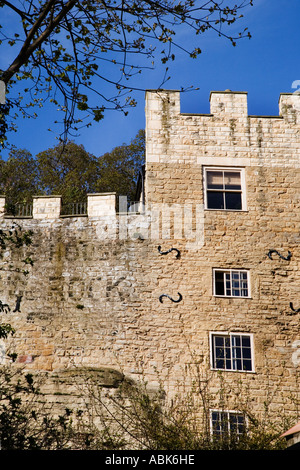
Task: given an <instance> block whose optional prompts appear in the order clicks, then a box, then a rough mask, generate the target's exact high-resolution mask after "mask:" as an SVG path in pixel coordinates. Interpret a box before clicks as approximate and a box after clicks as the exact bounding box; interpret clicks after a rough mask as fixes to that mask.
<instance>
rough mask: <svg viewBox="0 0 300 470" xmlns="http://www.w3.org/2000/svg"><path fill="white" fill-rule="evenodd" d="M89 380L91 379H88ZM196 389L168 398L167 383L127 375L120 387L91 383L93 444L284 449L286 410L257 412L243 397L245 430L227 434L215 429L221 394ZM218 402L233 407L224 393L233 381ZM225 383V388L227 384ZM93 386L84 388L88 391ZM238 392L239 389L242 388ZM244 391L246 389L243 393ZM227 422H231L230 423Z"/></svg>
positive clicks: (171, 448) (141, 447)
mask: <svg viewBox="0 0 300 470" xmlns="http://www.w3.org/2000/svg"><path fill="white" fill-rule="evenodd" d="M88 382H89V380H86V383H87V384H88ZM204 383H205V385H204V388H203V389H202V390H200V388H199V389H197V391H196V389H195V390H193V391H190V392H188V393H185V394H178V395H177V396H175V397H173V398H172V399H171V400H167V398H166V395H165V392H164V389H163V388H162V387H160V388H159V389H158V390H157V391H153V390H152V391H151V389H149V388H148V385H147V383H146V382H141V383H139V384H134V383H132V382H131V381H126V380H124V382H123V383H122V384H121V386H120V387H119V389H118V390H117V391H116V392H111V391H105V390H104V389H103V388H101V387H99V386H98V385H97V384H96V383H94V384H93V383H92V381H91V382H90V383H89V386H88V387H89V388H88V396H89V399H90V401H89V405H88V409H87V413H90V415H91V416H93V420H94V421H95V420H96V418H97V419H98V425H97V426H93V431H91V434H92V435H93V439H92V441H91V442H92V444H91V445H92V446H94V447H95V448H105V445H108V443H109V446H110V447H109V448H111V449H120V450H122V449H131V450H132V449H136V450H160V451H163V450H166V451H176V450H279V449H283V448H285V446H286V443H285V441H284V440H283V439H282V438H280V435H281V434H282V433H283V432H284V430H286V429H287V426H289V425H290V423H291V421H289V420H288V419H287V420H286V419H285V418H284V416H282V415H280V416H278V415H277V416H276V417H275V419H274V416H272V413H270V410H269V411H268V412H266V413H265V414H264V415H263V416H260V417H258V416H255V414H254V413H253V412H252V411H251V408H250V407H249V406H248V407H245V406H244V405H243V403H241V402H240V403H239V406H237V410H238V411H239V412H241V413H242V414H243V416H244V417H245V420H246V421H245V422H246V423H247V425H246V426H245V428H244V432H242V433H240V432H239V433H238V432H237V429H234V428H232V429H231V431H228V432H224V433H223V434H222V436H221V437H219V436H214V435H212V434H211V427H210V409H211V407H212V405H213V404H214V406H216V396H214V397H212V396H211V395H210V394H209V393H207V391H206V392H205V393H204V394H203V391H204V389H207V382H206V380H205V381H204ZM221 383H222V381H221V382H220V389H219V392H218V407H219V409H222V410H227V409H228V401H224V395H226V394H228V396H229V395H231V394H232V384H231V385H229V384H225V383H223V384H222V385H221ZM223 387H225V389H224V388H223ZM86 393H87V391H85V392H84V394H85V396H86ZM237 393H238V392H237ZM239 396H240V395H239ZM226 424H227V423H226Z"/></svg>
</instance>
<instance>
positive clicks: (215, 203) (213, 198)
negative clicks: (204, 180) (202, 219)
mask: <svg viewBox="0 0 300 470" xmlns="http://www.w3.org/2000/svg"><path fill="white" fill-rule="evenodd" d="M207 208H208V209H224V196H223V193H222V192H218V191H216V192H214V191H208V192H207Z"/></svg>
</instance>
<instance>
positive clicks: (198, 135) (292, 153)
mask: <svg viewBox="0 0 300 470" xmlns="http://www.w3.org/2000/svg"><path fill="white" fill-rule="evenodd" d="M247 98H248V96H247V93H246V92H232V91H230V90H225V91H212V92H211V93H210V114H195V113H192V114H191V113H181V111H180V92H179V91H177V90H169V91H166V90H162V91H156V92H155V91H148V92H146V162H147V163H151V164H152V163H159V164H189V165H190V164H191V165H199V164H200V165H202V164H205V163H210V162H211V163H212V164H221V165H223V164H235V165H241V164H242V165H244V166H272V167H286V166H288V167H293V168H299V167H300V94H298V93H282V94H281V95H280V98H279V114H278V115H277V116H267V115H265V116H263V115H262V116H253V115H249V114H248V99H247Z"/></svg>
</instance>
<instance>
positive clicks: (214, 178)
mask: <svg viewBox="0 0 300 470" xmlns="http://www.w3.org/2000/svg"><path fill="white" fill-rule="evenodd" d="M206 177H207V189H223V188H224V186H223V171H207V172H206Z"/></svg>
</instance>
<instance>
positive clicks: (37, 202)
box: [0, 193, 116, 219]
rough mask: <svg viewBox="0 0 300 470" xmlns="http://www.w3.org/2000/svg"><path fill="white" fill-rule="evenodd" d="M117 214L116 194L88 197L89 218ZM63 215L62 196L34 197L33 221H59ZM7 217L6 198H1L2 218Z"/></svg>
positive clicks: (89, 195) (0, 213) (0, 209)
mask: <svg viewBox="0 0 300 470" xmlns="http://www.w3.org/2000/svg"><path fill="white" fill-rule="evenodd" d="M113 214H116V193H99V194H98V193H94V194H88V195H87V211H86V214H85V215H87V216H88V217H101V216H107V215H113ZM60 215H61V196H55V195H51V196H34V197H33V208H32V218H33V219H58V218H59V217H60ZM1 217H2V218H3V217H5V196H2V197H1V196H0V218H1Z"/></svg>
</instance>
